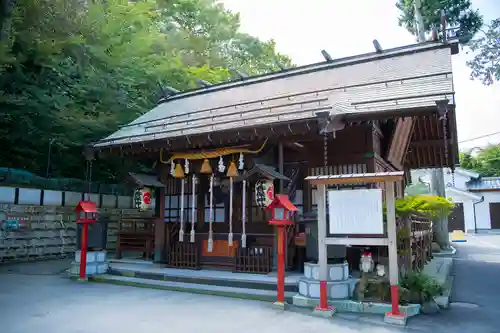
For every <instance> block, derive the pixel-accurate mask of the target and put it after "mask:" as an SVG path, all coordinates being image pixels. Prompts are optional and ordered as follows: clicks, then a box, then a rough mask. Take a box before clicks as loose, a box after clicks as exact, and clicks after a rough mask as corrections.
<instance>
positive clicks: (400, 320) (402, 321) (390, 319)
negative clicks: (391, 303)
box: [384, 312, 408, 326]
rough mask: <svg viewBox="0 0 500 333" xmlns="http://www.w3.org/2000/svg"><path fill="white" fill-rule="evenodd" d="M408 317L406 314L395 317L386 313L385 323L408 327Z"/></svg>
mask: <svg viewBox="0 0 500 333" xmlns="http://www.w3.org/2000/svg"><path fill="white" fill-rule="evenodd" d="M407 319H408V318H407V317H406V316H405V315H404V314H399V315H394V314H392V313H389V312H388V313H386V314H385V316H384V323H386V324H390V325H397V326H406V321H407Z"/></svg>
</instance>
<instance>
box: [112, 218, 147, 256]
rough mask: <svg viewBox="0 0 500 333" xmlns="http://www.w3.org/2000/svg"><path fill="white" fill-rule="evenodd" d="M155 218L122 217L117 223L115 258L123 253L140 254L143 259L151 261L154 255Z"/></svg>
mask: <svg viewBox="0 0 500 333" xmlns="http://www.w3.org/2000/svg"><path fill="white" fill-rule="evenodd" d="M154 225H155V218H153V217H150V218H144V217H133V216H132V217H122V218H121V219H120V220H119V221H118V233H117V238H116V258H117V259H120V258H121V257H122V253H123V252H127V251H131V252H141V253H142V254H143V258H145V259H152V258H153V254H154V248H155V246H154V240H155V232H154Z"/></svg>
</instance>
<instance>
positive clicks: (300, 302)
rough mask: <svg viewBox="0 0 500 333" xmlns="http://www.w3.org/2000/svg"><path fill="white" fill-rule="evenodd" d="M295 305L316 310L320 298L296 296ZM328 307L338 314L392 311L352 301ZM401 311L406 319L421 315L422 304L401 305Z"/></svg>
mask: <svg viewBox="0 0 500 333" xmlns="http://www.w3.org/2000/svg"><path fill="white" fill-rule="evenodd" d="M292 300H293V305H295V306H299V307H305V308H314V307H316V306H318V305H319V298H309V297H305V296H302V295H300V294H296V295H294V296H293V297H292ZM328 305H331V306H333V307H335V309H336V311H337V312H351V313H371V314H379V315H385V314H386V313H387V312H390V311H391V304H385V303H372V302H356V301H351V300H347V299H346V300H341V299H337V300H328ZM399 311H400V312H401V314H404V315H405V316H406V317H413V316H416V315H418V314H419V313H420V304H408V305H400V306H399Z"/></svg>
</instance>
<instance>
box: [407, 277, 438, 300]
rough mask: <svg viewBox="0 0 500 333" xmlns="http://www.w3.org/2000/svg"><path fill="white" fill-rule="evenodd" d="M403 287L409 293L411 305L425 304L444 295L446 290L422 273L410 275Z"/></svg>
mask: <svg viewBox="0 0 500 333" xmlns="http://www.w3.org/2000/svg"><path fill="white" fill-rule="evenodd" d="M401 287H403V288H405V289H407V290H408V292H409V300H410V302H411V303H418V304H423V303H425V302H427V301H430V300H431V299H433V298H434V297H436V296H439V295H442V294H443V291H444V288H443V286H442V285H441V284H439V283H438V282H437V281H436V280H434V279H433V278H431V277H429V276H427V275H425V274H422V273H409V274H407V275H406V276H405V277H404V278H403V280H402V281H401Z"/></svg>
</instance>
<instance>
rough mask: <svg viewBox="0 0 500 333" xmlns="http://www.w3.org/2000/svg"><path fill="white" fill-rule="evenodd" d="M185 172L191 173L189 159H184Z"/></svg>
mask: <svg viewBox="0 0 500 333" xmlns="http://www.w3.org/2000/svg"><path fill="white" fill-rule="evenodd" d="M184 173H186V174H188V173H189V160H188V159H185V160H184Z"/></svg>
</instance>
